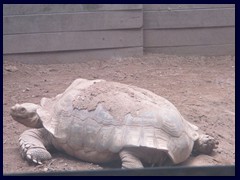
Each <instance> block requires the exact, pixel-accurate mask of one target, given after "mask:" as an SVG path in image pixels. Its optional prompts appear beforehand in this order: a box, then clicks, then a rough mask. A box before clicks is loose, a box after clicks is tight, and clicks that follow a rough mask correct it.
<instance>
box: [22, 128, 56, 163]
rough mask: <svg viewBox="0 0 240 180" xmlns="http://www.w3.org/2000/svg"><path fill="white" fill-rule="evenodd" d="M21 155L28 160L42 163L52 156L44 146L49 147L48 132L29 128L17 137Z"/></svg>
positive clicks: (42, 129)
mask: <svg viewBox="0 0 240 180" xmlns="http://www.w3.org/2000/svg"><path fill="white" fill-rule="evenodd" d="M19 143H20V150H21V154H22V157H23V158H24V159H27V160H28V161H30V162H34V163H37V164H42V162H43V161H45V160H49V159H51V158H52V156H51V154H50V153H49V152H48V151H47V149H46V148H48V149H49V148H50V147H51V142H50V138H49V134H48V132H47V131H46V130H45V129H44V128H41V129H29V130H26V131H25V132H23V133H22V134H21V136H20V138H19Z"/></svg>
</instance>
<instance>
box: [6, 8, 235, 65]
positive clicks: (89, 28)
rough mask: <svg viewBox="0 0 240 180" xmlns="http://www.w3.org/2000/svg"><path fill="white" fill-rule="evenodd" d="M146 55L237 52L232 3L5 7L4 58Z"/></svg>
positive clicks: (39, 59)
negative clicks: (154, 53) (153, 53)
mask: <svg viewBox="0 0 240 180" xmlns="http://www.w3.org/2000/svg"><path fill="white" fill-rule="evenodd" d="M143 51H144V52H156V53H166V54H197V55H198V54H200V55H226V54H234V53H235V5H231V4H222V5H221V4H212V5H211V4H207V5H203V4H199V5H197V4H196V5H195V4H192V5H190V4H159V5H147V4H144V5H141V4H38V5H36V4H16V5H13V4H4V6H3V54H4V59H6V60H17V61H23V62H31V63H35V62H42V63H48V62H50V61H51V62H77V61H79V60H82V59H89V58H95V59H96V58H106V57H112V56H114V57H116V56H119V57H122V56H138V55H142V54H143Z"/></svg>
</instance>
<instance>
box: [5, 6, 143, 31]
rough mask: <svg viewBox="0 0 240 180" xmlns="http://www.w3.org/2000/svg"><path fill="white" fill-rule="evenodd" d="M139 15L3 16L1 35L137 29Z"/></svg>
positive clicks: (127, 13) (135, 13) (95, 13)
mask: <svg viewBox="0 0 240 180" xmlns="http://www.w3.org/2000/svg"><path fill="white" fill-rule="evenodd" d="M142 23H143V19H142V12H141V11H116V12H113V11H104V12H80V13H69V14H41V15H24V16H4V17H3V34H4V35H7V34H21V33H25V34H26V33H39V32H40V33H48V32H66V31H69V32H71V31H86V30H112V29H131V28H141V27H142Z"/></svg>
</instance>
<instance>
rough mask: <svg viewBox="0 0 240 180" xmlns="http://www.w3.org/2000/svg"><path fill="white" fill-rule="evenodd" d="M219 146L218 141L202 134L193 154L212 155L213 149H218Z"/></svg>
mask: <svg viewBox="0 0 240 180" xmlns="http://www.w3.org/2000/svg"><path fill="white" fill-rule="evenodd" d="M218 144H219V143H218V141H216V140H215V139H214V138H213V137H211V136H209V135H206V134H201V135H200V136H199V138H198V139H197V140H196V141H195V143H194V147H193V152H194V153H196V154H199V153H200V154H201V153H203V154H211V153H212V151H213V149H216V148H217V145H218Z"/></svg>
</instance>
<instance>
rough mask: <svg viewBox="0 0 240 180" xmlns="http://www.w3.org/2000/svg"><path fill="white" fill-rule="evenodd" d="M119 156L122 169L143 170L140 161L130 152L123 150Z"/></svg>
mask: <svg viewBox="0 0 240 180" xmlns="http://www.w3.org/2000/svg"><path fill="white" fill-rule="evenodd" d="M119 155H120V158H121V160H122V169H131V168H143V165H142V162H141V161H140V159H139V158H138V157H136V156H134V155H133V153H132V152H131V151H128V150H126V149H123V150H122V151H120V153H119Z"/></svg>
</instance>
